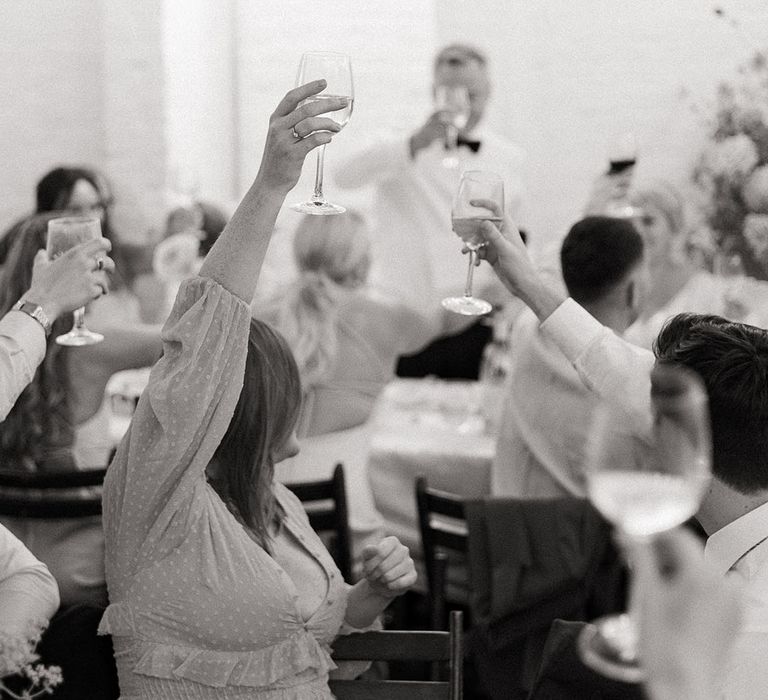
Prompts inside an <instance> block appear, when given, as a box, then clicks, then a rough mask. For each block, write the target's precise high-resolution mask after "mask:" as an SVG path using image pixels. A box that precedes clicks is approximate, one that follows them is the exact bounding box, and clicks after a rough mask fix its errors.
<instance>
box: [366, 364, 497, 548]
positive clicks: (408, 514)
mask: <svg viewBox="0 0 768 700" xmlns="http://www.w3.org/2000/svg"><path fill="white" fill-rule="evenodd" d="M491 406H495V402H494V401H493V397H490V396H489V395H488V390H487V389H485V388H483V387H482V385H481V384H479V383H478V382H458V381H450V382H449V381H440V380H435V379H397V380H395V381H394V382H392V383H391V384H389V385H388V386H387V388H386V389H385V390H384V393H383V394H382V396H381V397H380V399H379V402H378V404H377V407H376V410H375V412H374V415H373V417H372V423H373V426H372V443H371V451H370V455H369V461H368V476H369V479H370V482H371V489H372V491H373V498H374V501H375V503H376V507H377V508H378V511H379V513H380V514H381V516H382V518H383V519H384V527H385V528H386V530H387V531H388V532H389V533H391V534H393V535H396V536H397V537H398V538H399V539H400V540H401V541H402V542H403V543H404V544H406V545H408V547H409V548H410V549H411V553H412V555H413V556H414V559H415V560H417V561H419V560H420V559H421V538H420V536H419V528H418V518H417V514H416V495H415V486H414V484H415V480H416V477H417V476H419V475H424V476H425V477H426V478H427V482H428V483H429V485H430V486H434V487H435V488H439V489H442V490H445V491H450V492H453V493H456V494H459V495H461V496H467V497H478V496H484V495H487V494H489V493H490V484H491V478H490V470H491V462H492V460H493V455H494V451H495V444H496V438H495V436H494V435H493V434H492V433H491V431H490V430H488V429H487V427H488V426H489V425H493V421H489V420H487V419H486V417H485V416H484V415H483V413H484V411H486V410H487V409H488V408H489V407H491ZM489 417H490V416H489Z"/></svg>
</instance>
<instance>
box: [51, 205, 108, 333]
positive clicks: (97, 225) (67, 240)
mask: <svg viewBox="0 0 768 700" xmlns="http://www.w3.org/2000/svg"><path fill="white" fill-rule="evenodd" d="M96 238H101V220H100V219H98V218H96V217H83V216H68V217H62V218H57V219H51V220H50V221H49V222H48V239H47V241H46V252H47V253H48V258H49V259H50V260H53V259H54V258H57V257H58V256H59V255H61V254H62V253H66V252H67V251H68V250H69V249H70V248H74V247H75V246H76V245H80V243H85V242H86V241H90V240H94V239H96ZM102 340H104V336H103V335H102V334H101V333H94V332H93V331H90V330H88V329H87V328H86V327H85V309H84V308H83V307H80V308H78V309H75V311H74V323H73V325H72V329H71V330H70V331H69V332H68V333H65V334H64V335H60V336H58V337H57V338H56V342H57V343H58V344H59V345H70V346H81V345H93V344H94V343H100V342H101V341H102Z"/></svg>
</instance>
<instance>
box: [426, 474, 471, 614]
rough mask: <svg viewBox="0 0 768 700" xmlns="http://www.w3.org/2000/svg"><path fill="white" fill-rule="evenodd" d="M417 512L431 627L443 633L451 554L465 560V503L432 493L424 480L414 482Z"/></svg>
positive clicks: (446, 495)
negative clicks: (462, 557) (425, 571)
mask: <svg viewBox="0 0 768 700" xmlns="http://www.w3.org/2000/svg"><path fill="white" fill-rule="evenodd" d="M416 508H417V511H418V515H419V531H420V534H421V545H422V549H423V551H424V566H425V567H426V570H427V584H428V586H429V598H430V602H429V609H430V624H431V625H432V629H443V624H444V620H445V611H446V592H445V588H446V572H447V568H448V559H449V558H450V554H451V553H454V554H459V555H462V556H465V555H466V553H467V551H468V546H469V545H468V531H467V524H466V515H465V512H464V500H463V499H462V498H461V496H457V495H456V494H453V493H448V492H447V491H439V490H438V489H433V488H431V487H430V486H428V484H427V480H426V478H425V477H423V476H419V477H418V478H417V479H416Z"/></svg>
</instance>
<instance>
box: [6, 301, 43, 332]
mask: <svg viewBox="0 0 768 700" xmlns="http://www.w3.org/2000/svg"><path fill="white" fill-rule="evenodd" d="M11 311H23V312H24V313H25V314H27V315H29V316H31V317H32V318H34V319H35V321H37V322H38V323H39V324H40V325H41V326H42V327H43V330H44V331H45V337H46V338H47V337H48V336H49V335H50V334H51V329H52V328H53V324H52V323H51V320H50V319H49V318H48V316H46V314H45V311H43V307H42V306H40V305H39V304H33V303H32V302H31V301H26V300H25V299H19V300H18V301H17V302H16V303H15V304H14V305H13V308H12V309H11Z"/></svg>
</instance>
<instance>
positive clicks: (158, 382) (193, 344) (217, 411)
mask: <svg viewBox="0 0 768 700" xmlns="http://www.w3.org/2000/svg"><path fill="white" fill-rule="evenodd" d="M249 324H250V310H249V307H248V305H247V304H245V303H244V302H243V301H242V300H240V299H239V298H238V297H236V296H234V295H232V294H231V293H229V292H228V291H227V290H226V289H224V287H222V286H221V285H219V284H217V283H216V282H214V281H213V280H210V279H206V278H200V277H197V278H194V279H191V280H188V281H186V282H184V283H183V284H182V286H181V288H180V289H179V293H178V296H177V298H176V303H175V305H174V308H173V310H172V312H171V314H170V316H169V317H168V320H167V322H166V324H165V326H164V328H163V332H162V340H163V355H162V357H161V358H160V360H159V361H158V362H157V363H156V364H155V366H154V367H153V368H152V371H151V373H150V377H149V384H148V387H147V389H146V391H145V392H144V394H143V395H142V397H141V399H140V401H139V404H138V406H137V409H136V413H135V415H134V419H133V422H132V424H131V427H130V429H129V431H128V433H127V435H126V436H125V438H124V439H123V442H122V443H121V445H120V447H119V449H118V452H117V454H116V456H115V459H114V461H113V463H112V465H111V467H110V470H109V474H108V477H107V481H106V483H105V493H104V527H105V534H106V537H107V542H108V550H111V551H112V553H113V556H112V557H111V558H112V559H113V561H118V562H121V564H122V565H125V566H128V567H129V568H132V569H134V570H135V568H134V567H136V566H137V565H139V564H140V561H139V559H141V560H142V561H144V560H155V559H156V558H157V557H158V556H163V554H164V553H167V552H168V551H171V550H172V549H173V548H174V546H175V545H176V543H177V542H178V541H179V540H180V538H181V537H183V535H184V532H185V531H186V525H187V522H186V520H187V518H188V517H189V516H190V514H191V509H190V506H191V504H192V502H193V501H194V496H195V493H196V492H199V490H200V489H202V488H204V487H205V468H206V466H207V465H208V462H209V461H210V459H211V457H212V455H213V453H214V451H215V450H216V447H217V446H218V444H219V443H220V441H221V439H222V437H223V436H224V434H225V432H226V430H227V428H228V426H229V422H230V420H231V417H232V414H233V413H234V409H235V405H236V403H237V400H238V398H239V396H240V391H241V388H242V384H243V374H244V371H245V358H246V353H247V342H248V332H249ZM110 545H111V546H110ZM108 565H109V561H108ZM123 573H130V572H129V571H126V572H123Z"/></svg>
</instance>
